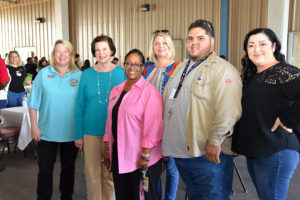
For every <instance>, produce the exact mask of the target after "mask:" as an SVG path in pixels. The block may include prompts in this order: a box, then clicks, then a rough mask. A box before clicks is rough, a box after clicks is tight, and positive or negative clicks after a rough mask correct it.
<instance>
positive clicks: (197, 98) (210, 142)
mask: <svg viewBox="0 0 300 200" xmlns="http://www.w3.org/2000/svg"><path fill="white" fill-rule="evenodd" d="M186 49H187V51H188V53H189V57H190V58H189V59H188V60H186V61H184V62H183V63H181V64H180V65H179V66H178V67H177V68H176V70H175V71H174V73H173V75H172V76H171V77H170V80H169V81H168V83H167V85H166V87H165V91H164V100H165V108H164V135H163V155H164V156H169V157H174V158H175V161H176V166H177V168H178V171H179V173H180V176H181V177H182V179H183V181H184V182H185V184H186V186H187V189H188V192H189V199H190V200H193V199H202V200H206V199H207V200H208V199H209V200H211V199H213V200H226V199H229V196H230V193H231V189H232V177H233V156H232V155H230V154H231V151H230V149H231V138H230V136H231V134H232V132H233V126H234V124H235V123H236V121H237V120H238V119H239V118H240V115H241V112H242V109H241V96H242V82H241V79H240V76H239V73H238V71H237V70H236V68H235V67H234V66H232V65H231V64H230V63H228V62H227V61H225V60H224V59H222V58H220V57H218V56H216V55H215V53H214V51H213V50H214V28H213V26H212V24H211V23H210V22H209V21H206V20H197V21H195V22H193V23H192V24H191V25H190V27H189V33H188V37H187V43H186Z"/></svg>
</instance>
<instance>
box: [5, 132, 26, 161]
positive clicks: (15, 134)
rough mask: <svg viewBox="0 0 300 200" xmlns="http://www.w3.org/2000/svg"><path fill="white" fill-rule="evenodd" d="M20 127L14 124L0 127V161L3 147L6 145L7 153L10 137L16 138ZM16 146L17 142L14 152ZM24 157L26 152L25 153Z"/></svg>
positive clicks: (8, 151)
mask: <svg viewBox="0 0 300 200" xmlns="http://www.w3.org/2000/svg"><path fill="white" fill-rule="evenodd" d="M20 130H21V128H20V127H16V126H8V127H0V143H1V144H2V146H1V147H0V161H1V159H2V157H3V155H4V150H5V147H7V153H8V154H9V153H10V146H9V142H10V140H11V139H14V140H16V141H17V140H18V137H19V135H20ZM16 148H17V142H16V144H15V147H14V152H16ZM25 157H26V153H25Z"/></svg>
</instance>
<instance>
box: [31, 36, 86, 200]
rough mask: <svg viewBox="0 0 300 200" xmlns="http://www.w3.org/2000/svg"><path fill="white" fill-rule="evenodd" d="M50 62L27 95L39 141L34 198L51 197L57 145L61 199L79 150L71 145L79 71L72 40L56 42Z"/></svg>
mask: <svg viewBox="0 0 300 200" xmlns="http://www.w3.org/2000/svg"><path fill="white" fill-rule="evenodd" d="M51 64H52V65H50V66H48V67H45V68H43V69H42V70H41V71H40V72H39V73H38V75H37V76H36V78H35V80H34V84H33V86H32V89H31V93H30V95H29V98H28V107H29V114H30V121H31V136H32V137H33V139H34V140H35V141H36V142H37V143H38V151H39V155H38V165H39V173H38V183H37V199H51V195H52V190H53V167H54V163H55V160H56V155H57V150H58V147H60V160H61V173H60V185H59V188H60V192H61V199H72V194H73V191H74V174H75V159H76V155H77V152H78V149H77V148H76V147H75V145H74V140H75V117H74V116H75V103H76V96H77V90H78V85H79V80H80V77H81V71H79V70H77V69H76V66H75V64H74V51H73V47H72V45H71V43H69V42H68V41H64V40H57V41H56V42H55V45H54V49H53V51H52V54H51ZM37 112H39V117H38V121H37Z"/></svg>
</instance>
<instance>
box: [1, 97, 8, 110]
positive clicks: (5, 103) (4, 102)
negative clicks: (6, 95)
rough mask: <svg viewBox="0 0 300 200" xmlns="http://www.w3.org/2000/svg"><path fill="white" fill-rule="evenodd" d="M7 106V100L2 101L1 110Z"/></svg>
mask: <svg viewBox="0 0 300 200" xmlns="http://www.w3.org/2000/svg"><path fill="white" fill-rule="evenodd" d="M6 105H7V99H4V100H0V108H6Z"/></svg>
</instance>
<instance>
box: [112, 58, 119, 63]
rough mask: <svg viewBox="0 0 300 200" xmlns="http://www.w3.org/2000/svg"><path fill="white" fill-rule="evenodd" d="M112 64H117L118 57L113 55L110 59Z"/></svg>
mask: <svg viewBox="0 0 300 200" xmlns="http://www.w3.org/2000/svg"><path fill="white" fill-rule="evenodd" d="M111 62H112V63H113V64H115V65H117V64H118V62H119V58H116V57H114V59H113V60H112V61H111Z"/></svg>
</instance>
